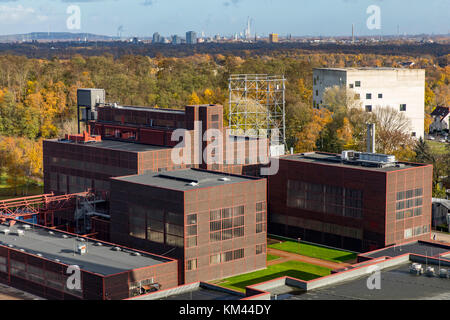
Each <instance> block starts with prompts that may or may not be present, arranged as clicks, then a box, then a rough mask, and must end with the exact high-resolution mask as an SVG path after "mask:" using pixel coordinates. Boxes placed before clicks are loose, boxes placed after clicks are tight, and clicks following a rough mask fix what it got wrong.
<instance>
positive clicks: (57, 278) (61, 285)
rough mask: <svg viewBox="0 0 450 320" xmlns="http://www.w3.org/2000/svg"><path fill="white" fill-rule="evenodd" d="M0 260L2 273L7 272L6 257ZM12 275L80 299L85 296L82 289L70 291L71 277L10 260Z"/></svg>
mask: <svg viewBox="0 0 450 320" xmlns="http://www.w3.org/2000/svg"><path fill="white" fill-rule="evenodd" d="M0 258H1V259H0V271H2V272H7V266H6V259H5V258H4V257H0ZM10 273H11V275H14V276H16V277H19V278H22V279H26V280H29V281H32V282H34V283H38V284H41V285H44V286H46V287H49V288H53V289H57V290H59V291H64V292H66V293H69V294H71V295H75V296H78V297H82V296H83V290H82V288H79V289H77V288H74V289H69V287H68V285H67V281H68V278H69V277H70V275H66V274H62V273H56V272H52V271H48V270H44V269H41V268H38V267H35V266H32V265H27V264H25V263H23V262H20V261H16V260H13V259H11V260H10ZM80 285H81V283H80Z"/></svg>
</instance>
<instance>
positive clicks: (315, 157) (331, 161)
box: [281, 152, 423, 172]
mask: <svg viewBox="0 0 450 320" xmlns="http://www.w3.org/2000/svg"><path fill="white" fill-rule="evenodd" d="M281 159H285V160H292V161H299V162H307V163H319V164H326V165H330V166H335V167H342V168H353V169H355V168H358V169H361V170H371V171H379V172H392V171H398V170H404V169H410V168H416V167H420V166H423V165H421V164H412V163H399V164H402V167H395V166H393V167H384V168H378V167H366V166H362V165H360V164H352V163H347V162H346V163H344V162H342V161H341V158H340V156H339V155H335V154H327V153H321V152H311V153H305V154H294V155H288V156H283V157H281Z"/></svg>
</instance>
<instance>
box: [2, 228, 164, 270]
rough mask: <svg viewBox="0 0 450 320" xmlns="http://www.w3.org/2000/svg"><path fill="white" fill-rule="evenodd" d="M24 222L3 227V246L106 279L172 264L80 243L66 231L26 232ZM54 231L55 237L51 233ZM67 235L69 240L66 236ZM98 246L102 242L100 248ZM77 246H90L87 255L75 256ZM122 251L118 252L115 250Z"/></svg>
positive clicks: (105, 246) (158, 259)
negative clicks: (8, 231) (131, 271)
mask: <svg viewBox="0 0 450 320" xmlns="http://www.w3.org/2000/svg"><path fill="white" fill-rule="evenodd" d="M24 225H25V223H21V222H18V223H16V224H15V225H14V226H12V227H9V226H5V225H0V246H4V247H10V246H13V247H10V248H11V249H15V250H20V249H23V250H25V253H29V254H34V255H38V254H41V255H42V258H45V259H48V260H52V261H55V259H58V260H60V261H56V262H59V263H62V264H65V265H77V266H79V267H80V269H81V270H85V271H89V272H92V273H97V274H101V275H104V276H108V275H113V274H117V273H120V272H124V271H129V270H134V269H138V268H144V267H149V266H155V265H159V264H162V263H165V262H169V261H172V260H171V259H165V258H162V257H159V256H154V255H151V254H145V253H142V252H139V254H140V255H139V256H135V255H133V253H137V252H138V251H136V250H132V249H127V248H124V247H121V246H115V245H111V244H107V243H105V242H102V241H94V240H93V239H89V240H87V239H86V238H83V239H84V240H85V241H84V242H81V241H80V240H79V239H81V238H82V237H76V236H75V235H72V234H68V233H66V232H62V231H58V230H51V229H47V228H42V227H38V226H35V225H33V226H32V229H28V230H25V229H24ZM5 229H9V230H10V233H9V234H6V235H5V233H4V231H3V230H5ZM19 229H21V230H24V235H22V236H19V235H18V234H17V231H18V230H19ZM49 232H52V233H53V234H50V233H49ZM64 235H66V236H67V238H64V237H63V236H64ZM97 243H102V245H101V246H97V245H96V244H97ZM78 244H87V250H88V252H87V253H86V254H84V255H80V254H74V250H75V249H76V246H77V245H78ZM115 247H119V248H121V250H120V251H115V250H114V248H115Z"/></svg>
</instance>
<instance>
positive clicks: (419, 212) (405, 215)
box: [396, 207, 422, 220]
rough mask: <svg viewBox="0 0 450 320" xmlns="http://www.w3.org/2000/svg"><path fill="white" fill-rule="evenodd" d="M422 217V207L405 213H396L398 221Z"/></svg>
mask: <svg viewBox="0 0 450 320" xmlns="http://www.w3.org/2000/svg"><path fill="white" fill-rule="evenodd" d="M421 215H422V207H420V208H414V209H410V210H405V211H398V212H397V213H396V218H397V220H403V219H408V218H412V217H419V216H421Z"/></svg>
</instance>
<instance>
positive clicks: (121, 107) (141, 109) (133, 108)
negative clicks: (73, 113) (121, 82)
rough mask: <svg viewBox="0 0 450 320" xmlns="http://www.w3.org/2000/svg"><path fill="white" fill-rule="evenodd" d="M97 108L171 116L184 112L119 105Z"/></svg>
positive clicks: (183, 112)
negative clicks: (168, 114)
mask: <svg viewBox="0 0 450 320" xmlns="http://www.w3.org/2000/svg"><path fill="white" fill-rule="evenodd" d="M98 108H109V109H116V110H133V111H147V112H157V113H172V114H179V115H184V114H186V112H185V111H184V110H180V109H160V108H152V107H146V106H121V105H117V106H114V105H107V104H105V105H103V106H100V107H98Z"/></svg>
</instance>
